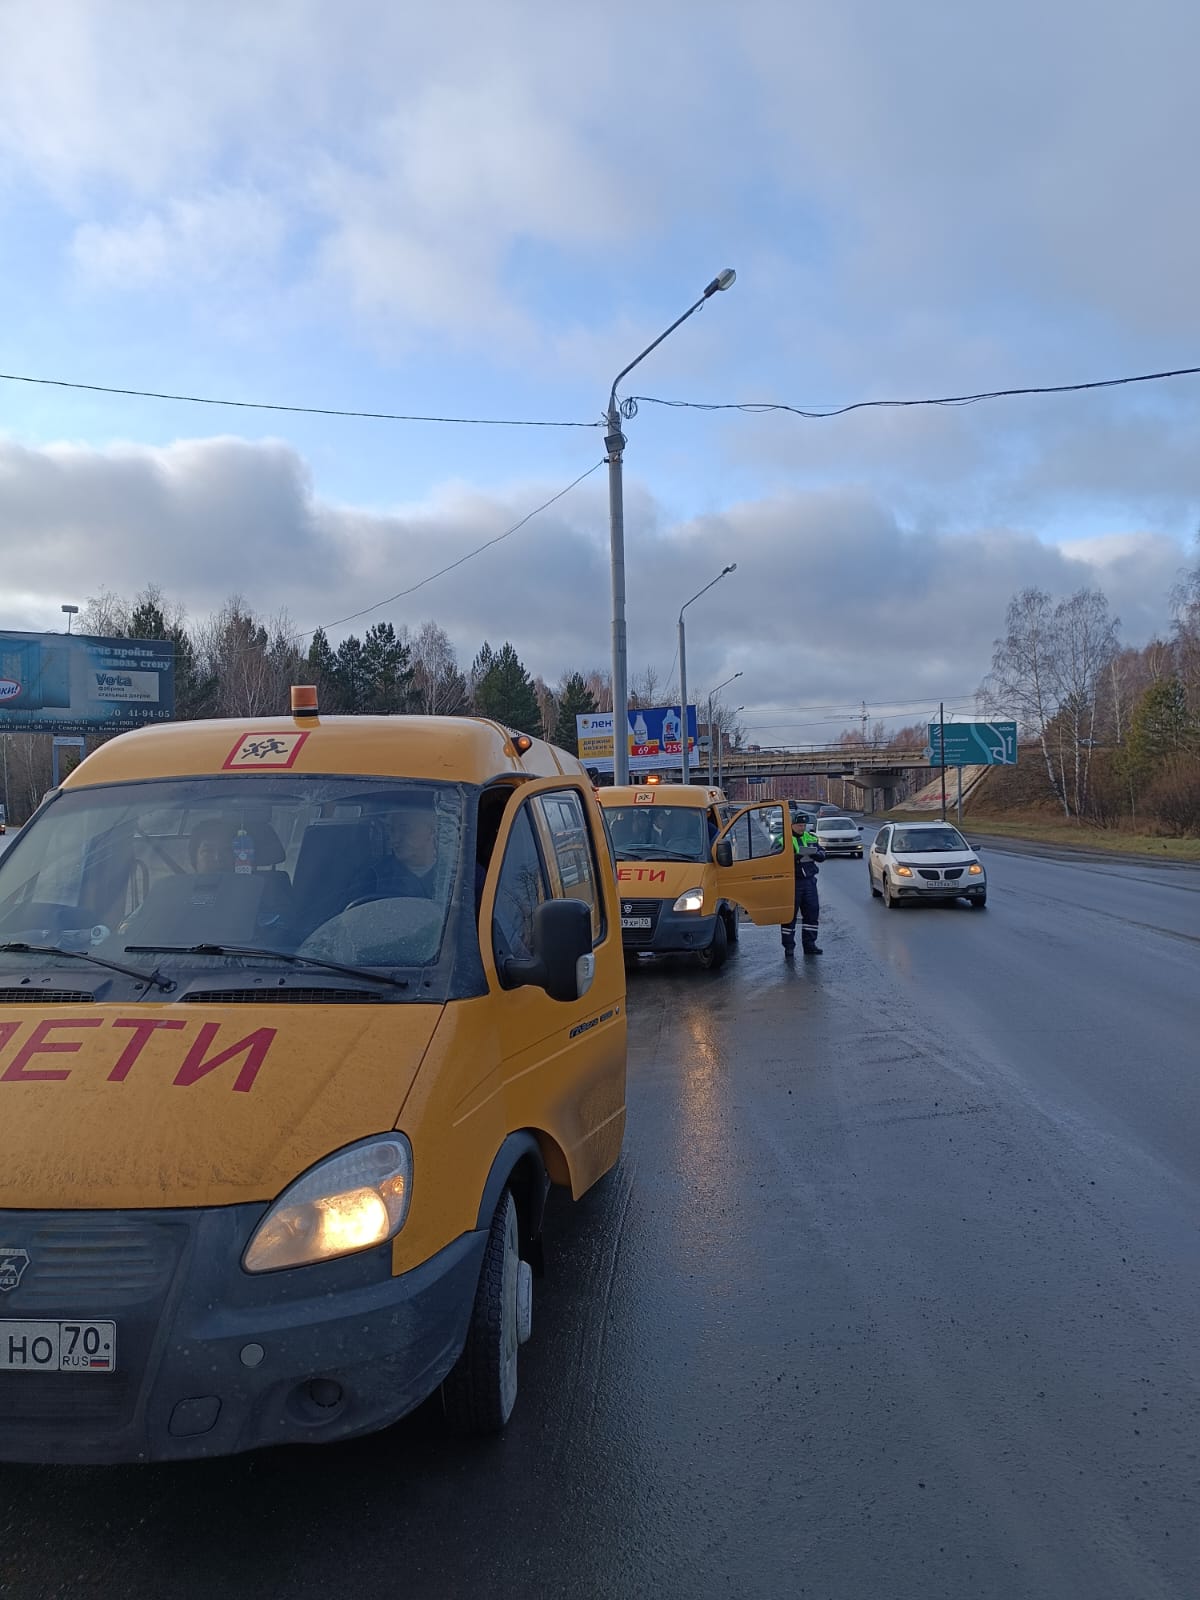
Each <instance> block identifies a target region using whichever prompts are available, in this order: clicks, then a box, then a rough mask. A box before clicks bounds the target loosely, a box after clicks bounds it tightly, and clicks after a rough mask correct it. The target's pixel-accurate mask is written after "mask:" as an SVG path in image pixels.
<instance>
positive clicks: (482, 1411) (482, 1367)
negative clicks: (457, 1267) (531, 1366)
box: [442, 1189, 532, 1434]
mask: <svg viewBox="0 0 1200 1600" xmlns="http://www.w3.org/2000/svg"><path fill="white" fill-rule="evenodd" d="M522 1268H524V1271H522ZM531 1293H532V1275H531V1274H530V1271H529V1267H528V1265H527V1264H526V1263H525V1262H523V1261H522V1260H521V1256H520V1228H519V1225H518V1220H517V1207H516V1203H515V1201H514V1200H513V1197H512V1191H511V1190H510V1189H505V1191H504V1193H503V1194H502V1195H501V1196H500V1203H499V1205H498V1206H497V1207H496V1212H495V1215H494V1216H493V1218H492V1222H491V1227H490V1228H489V1229H488V1241H487V1246H486V1248H485V1250H484V1253H483V1266H482V1268H481V1269H480V1273H479V1287H478V1288H477V1289H476V1291H475V1304H474V1306H473V1307H472V1310H471V1322H470V1326H469V1328H468V1331H467V1342H466V1344H465V1345H464V1346H463V1353H462V1355H461V1356H460V1357H459V1358H458V1362H457V1363H456V1365H455V1366H454V1368H453V1370H452V1371H451V1372H450V1374H449V1375H448V1376H447V1378H446V1380H445V1382H444V1383H443V1384H442V1406H443V1409H444V1411H445V1414H446V1420H447V1422H448V1423H449V1424H450V1426H451V1428H453V1429H454V1431H455V1432H456V1433H461V1434H486V1433H499V1432H500V1430H501V1429H502V1428H503V1427H504V1425H505V1423H507V1421H508V1419H509V1417H511V1416H512V1412H513V1406H514V1405H515V1404H516V1400H517V1349H518V1346H519V1345H520V1344H521V1343H522V1342H523V1339H524V1338H527V1337H528V1335H529V1328H530V1322H531V1318H532V1307H531V1305H530V1295H531Z"/></svg>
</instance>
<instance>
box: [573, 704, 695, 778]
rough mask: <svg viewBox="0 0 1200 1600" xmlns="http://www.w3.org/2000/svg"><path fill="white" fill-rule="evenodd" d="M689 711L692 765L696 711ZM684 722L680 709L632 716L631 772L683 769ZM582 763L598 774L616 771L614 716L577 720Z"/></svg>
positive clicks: (594, 714)
mask: <svg viewBox="0 0 1200 1600" xmlns="http://www.w3.org/2000/svg"><path fill="white" fill-rule="evenodd" d="M687 711H688V716H687V720H688V762H689V765H690V764H691V763H693V762H694V760H695V755H696V708H695V706H689V707H688V708H687ZM682 733H683V719H682V717H681V716H680V707H679V706H655V707H653V708H652V709H651V710H648V711H631V712H630V713H629V770H630V772H657V771H658V770H659V769H660V768H662V767H679V768H680V769H682V767H683V738H682ZM575 736H576V738H577V739H578V741H579V759H580V760H581V761H582V762H583V764H584V766H585V767H594V768H595V769H596V771H597V772H611V771H612V770H613V713H612V712H611V711H592V712H589V713H588V714H587V715H585V716H582V717H576V718H575Z"/></svg>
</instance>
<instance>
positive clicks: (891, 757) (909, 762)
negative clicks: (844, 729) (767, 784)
mask: <svg viewBox="0 0 1200 1600" xmlns="http://www.w3.org/2000/svg"><path fill="white" fill-rule="evenodd" d="M928 766H929V759H928V757H927V756H926V755H925V752H924V751H923V750H896V749H893V748H892V747H891V746H889V745H882V744H850V745H845V744H843V745H794V746H792V747H791V748H789V749H787V750H729V751H726V752H725V754H724V756H723V757H722V768H723V771H724V772H725V774H726V775H727V776H732V777H739V778H745V777H749V776H751V775H752V774H761V775H763V776H770V775H772V774H774V775H778V776H780V777H782V776H783V775H784V774H786V773H789V772H818V771H821V770H822V769H824V768H826V767H834V768H836V769H837V770H838V771H842V770H845V771H847V772H854V771H857V770H861V769H863V768H871V767H876V768H881V769H889V768H893V767H928Z"/></svg>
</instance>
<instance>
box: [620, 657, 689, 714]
mask: <svg viewBox="0 0 1200 1600" xmlns="http://www.w3.org/2000/svg"><path fill="white" fill-rule="evenodd" d="M678 693H679V691H678V690H677V689H676V688H675V686H674V685H673V684H668V683H666V682H665V681H664V680H663V679H662V678H661V677H659V674H658V669H657V668H656V667H643V668H642V670H641V671H640V672H638V673H635V674H634V676H633V678H632V680H631V682H630V685H629V704H630V706H632V707H634V708H636V709H637V710H639V711H645V710H648V709H649V708H650V707H651V706H666V705H670V704H671V697H672V696H675V697H676V698H677V697H678Z"/></svg>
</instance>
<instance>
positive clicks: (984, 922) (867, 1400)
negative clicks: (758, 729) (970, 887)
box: [0, 828, 1200, 1600]
mask: <svg viewBox="0 0 1200 1600" xmlns="http://www.w3.org/2000/svg"><path fill="white" fill-rule="evenodd" d="M870 835H871V830H870V829H869V828H868V832H867V838H868V839H869V838H870ZM985 859H986V860H987V863H988V867H989V874H990V879H991V882H990V899H989V908H988V910H987V911H986V912H983V913H978V912H974V911H971V910H969V909H967V908H966V907H965V906H964V907H961V908H958V909H946V908H937V907H934V908H917V909H913V910H908V909H904V910H899V911H894V912H887V911H885V910H884V909H883V907H882V906H881V905H880V904H879V903H878V902H874V901H872V900H871V899H870V898H869V896H868V894H867V891H866V869H865V867H864V866H863V864H862V863H859V862H851V861H834V862H829V863H827V864H826V866H825V868H824V869H823V871H822V875H821V888H822V892H823V906H824V928H823V933H822V944H823V945H824V949H825V955H824V956H823V957H821V958H816V959H813V960H810V961H808V962H797V963H796V964H795V965H794V966H791V967H789V966H786V965H785V964H784V962H783V961H782V959H781V957H780V951H779V944H778V934H777V932H776V931H775V930H765V929H763V930H760V929H754V928H746V929H744V931H743V935H742V941H741V944H740V947H739V948H738V950H737V951H736V953H735V955H734V956H733V958H732V959H731V960H730V962H729V965H728V966H727V968H726V969H725V970H724V971H723V972H721V973H719V974H705V973H701V972H699V971H695V970H689V969H687V968H684V967H680V968H675V969H671V968H665V967H664V968H661V969H659V968H656V969H653V970H641V971H638V972H636V973H634V974H633V975H632V979H631V985H630V1016H631V1025H632V1032H633V1051H632V1059H631V1073H630V1094H629V1105H630V1119H629V1133H628V1139H627V1144H626V1149H625V1154H624V1157H623V1159H622V1162H621V1165H620V1167H619V1168H618V1170H617V1171H616V1172H615V1173H614V1174H613V1175H611V1177H610V1178H609V1179H608V1180H607V1181H606V1183H605V1184H604V1185H602V1186H601V1189H600V1190H599V1191H598V1192H596V1193H594V1194H593V1195H591V1196H589V1197H588V1198H587V1200H585V1202H584V1203H583V1204H582V1205H581V1206H579V1207H576V1208H571V1207H569V1206H568V1205H565V1204H563V1205H556V1206H555V1208H554V1211H553V1215H552V1218H551V1230H552V1231H551V1236H550V1249H549V1276H548V1277H547V1279H546V1280H545V1282H544V1283H542V1284H540V1285H539V1295H538V1298H537V1300H536V1316H535V1333H534V1339H533V1342H532V1343H531V1344H530V1345H528V1346H527V1347H526V1349H525V1352H524V1353H523V1366H522V1375H521V1398H520V1401H519V1404H518V1412H517V1415H516V1417H515V1418H514V1422H513V1424H512V1426H511V1428H510V1430H509V1432H508V1434H507V1435H506V1436H505V1437H504V1438H503V1439H502V1440H499V1441H495V1442H491V1443H488V1444H485V1445H483V1446H482V1447H478V1446H475V1447H472V1446H463V1445H462V1444H460V1443H458V1442H455V1441H450V1440H448V1439H446V1438H445V1437H444V1436H443V1434H442V1431H441V1428H440V1419H439V1417H438V1415H437V1411H436V1407H435V1406H429V1407H426V1408H425V1409H424V1410H423V1411H422V1412H421V1413H419V1414H418V1415H416V1416H415V1417H413V1418H410V1419H409V1420H408V1421H406V1422H405V1423H402V1424H401V1425H400V1426H399V1427H397V1428H395V1429H393V1430H391V1431H390V1432H389V1433H388V1434H386V1435H381V1436H378V1437H376V1438H374V1439H370V1440H366V1441H362V1442H359V1443H356V1444H352V1445H347V1446H341V1447H337V1448H332V1449H327V1450H322V1451H316V1450H314V1451H287V1452H277V1453H273V1454H270V1453H268V1454H262V1455H259V1456H256V1457H252V1458H243V1459H239V1460H234V1461H226V1462H216V1463H212V1464H203V1465H198V1466H188V1467H176V1468H154V1469H143V1470H132V1469H131V1470H126V1469H119V1470H115V1469H106V1470H103V1471H92V1470H82V1469H80V1470H70V1471H66V1470H63V1471H54V1470H48V1469H18V1468H12V1467H0V1594H2V1595H4V1596H18V1597H21V1600H33V1597H37V1600H42V1597H48V1596H84V1595H98V1594H103V1595H109V1594H119V1595H121V1597H122V1600H142V1597H146V1600H149V1597H151V1596H153V1597H155V1600H158V1597H160V1596H162V1595H163V1594H170V1595H172V1596H173V1597H177V1600H191V1597H193V1596H194V1597H199V1596H205V1597H206V1600H207V1597H209V1596H211V1595H213V1594H214V1593H220V1594H222V1595H228V1596H230V1597H234V1600H239V1597H242V1596H245V1597H250V1596H254V1597H261V1600H265V1597H272V1600H273V1597H284V1596H288V1597H291V1596H310V1595H311V1596H318V1595H319V1596H343V1595H346V1596H353V1597H355V1600H368V1597H373V1596H376V1595H379V1596H383V1595H387V1596H394V1595H412V1596H419V1597H439V1600H440V1597H455V1596H481V1597H482V1596H487V1597H489V1600H490V1597H497V1600H499V1597H508V1596H518V1595H519V1596H522V1597H527V1596H538V1597H541V1596H568V1597H571V1600H590V1597H592V1596H605V1597H606V1600H608V1597H613V1596H617V1597H620V1596H626V1595H631V1596H632V1595H661V1596H681V1597H684V1596H686V1597H707V1596H710V1595H711V1596H718V1595H721V1596H724V1595H731V1596H760V1595H761V1596H793V1595H795V1596H814V1597H820V1600H859V1597H862V1600H909V1597H911V1600H966V1597H969V1596H986V1597H996V1600H1000V1597H1004V1600H1018V1597H1019V1600H1025V1597H1030V1600H1032V1597H1038V1600H1041V1597H1045V1600H1076V1597H1078V1600H1130V1597H1138V1600H1141V1597H1145V1600H1160V1597H1163V1600H1165V1597H1172V1600H1195V1596H1197V1595H1198V1594H1200V1383H1198V1379H1200V1229H1198V1224H1200V1184H1198V1177H1200V1158H1198V1154H1197V1134H1198V1131H1200V1104H1198V1102H1200V1087H1198V1083H1200V1071H1198V1069H1200V1027H1198V1023H1200V871H1196V870H1194V869H1191V870H1189V869H1173V870H1172V869H1156V868H1155V867H1151V866H1145V867H1144V866H1141V865H1136V864H1131V863H1128V862H1124V863H1113V862H1105V863H1091V862H1089V861H1063V860H1058V859H1055V858H1054V857H1053V856H1034V855H1025V854H1021V853H1015V852H1011V851H1009V850H1007V849H1004V850H1001V849H999V848H997V849H995V850H992V849H988V851H987V852H986V856H985Z"/></svg>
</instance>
